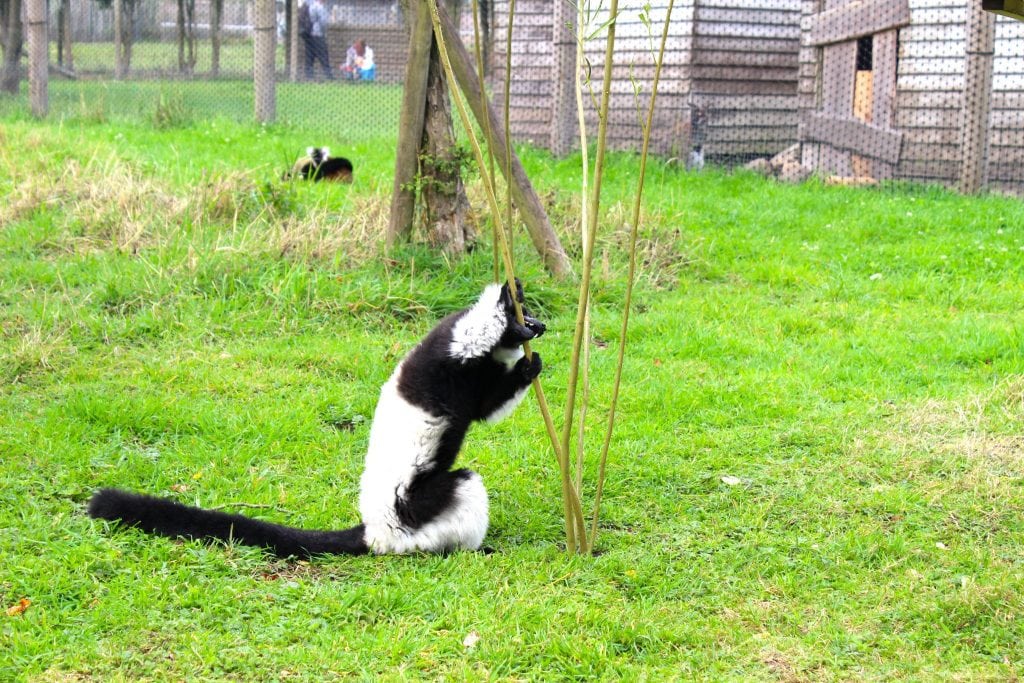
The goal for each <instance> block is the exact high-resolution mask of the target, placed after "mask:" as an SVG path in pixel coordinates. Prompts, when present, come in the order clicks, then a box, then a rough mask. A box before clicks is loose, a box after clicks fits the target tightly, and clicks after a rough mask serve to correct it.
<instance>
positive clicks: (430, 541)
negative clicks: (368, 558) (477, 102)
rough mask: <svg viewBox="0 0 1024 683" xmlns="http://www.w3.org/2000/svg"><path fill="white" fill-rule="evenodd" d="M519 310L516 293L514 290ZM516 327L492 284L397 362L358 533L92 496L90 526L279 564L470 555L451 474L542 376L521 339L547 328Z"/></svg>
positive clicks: (478, 508)
mask: <svg viewBox="0 0 1024 683" xmlns="http://www.w3.org/2000/svg"><path fill="white" fill-rule="evenodd" d="M516 290H517V292H516V296H517V298H518V300H519V301H520V302H521V301H522V296H523V294H522V285H521V284H519V283H518V281H517V283H516ZM523 313H524V315H525V325H524V324H520V323H519V322H517V320H516V318H515V315H514V309H513V303H512V294H511V293H510V290H509V287H508V285H507V284H506V285H496V284H495V285H489V286H488V287H487V288H486V289H484V291H483V294H481V296H480V298H479V300H478V301H477V302H476V303H475V304H474V305H473V306H471V307H469V308H467V309H465V310H462V311H459V312H457V313H453V314H452V315H449V316H448V317H447V318H445V319H443V320H442V321H441V322H440V323H438V324H437V326H436V327H434V329H433V330H431V332H430V333H429V334H428V335H427V336H426V338H424V339H423V341H421V342H420V343H419V345H418V346H416V347H415V348H414V349H413V350H412V351H411V352H409V354H408V355H407V356H406V357H405V358H404V359H403V360H402V361H401V362H400V363H399V364H398V367H397V368H395V371H394V373H392V375H391V378H390V379H389V380H388V381H387V382H386V383H385V384H384V386H383V388H382V389H381V392H380V399H379V401H378V402H377V409H376V412H375V413H374V417H373V424H372V426H371V428H370V441H369V446H368V449H367V452H366V466H365V469H364V471H363V475H362V479H361V481H360V491H359V512H360V515H361V516H362V523H361V524H359V525H357V526H354V527H352V528H351V529H345V530H342V531H306V530H303V529H295V528H291V527H286V526H280V525H278V524H271V523H269V522H262V521H259V520H254V519H251V518H249V517H244V516H242V515H235V514H228V513H224V512H216V511H211V510H202V509H199V508H194V507H187V506H185V505H181V504H180V503H176V502H174V501H172V500H167V499H164V498H154V497H151V496H143V495H138V494H134V493H129V492H126V491H120V490H117V489H101V490H99V491H97V492H96V493H95V494H94V495H93V497H92V500H91V501H90V502H89V514H90V515H91V516H92V517H96V518H99V519H106V520H112V521H118V522H121V523H123V524H126V525H129V526H135V527H138V528H140V529H142V530H144V531H147V532H150V533H154V534H160V535H163V536H172V537H184V538H194V539H198V538H210V539H220V540H222V541H234V542H237V543H242V544H245V545H253V546H261V547H263V548H266V549H267V550H268V551H270V552H271V553H273V554H275V555H277V556H280V557H289V556H296V557H310V556H313V555H320V554H329V553H340V554H353V555H355V554H363V553H367V552H372V553H408V552H415V551H426V552H447V551H452V550H463V549H465V550H476V549H478V548H479V547H480V545H481V543H482V542H483V539H484V534H485V533H486V532H487V523H488V509H487V491H486V490H485V489H484V485H483V482H482V481H481V479H480V475H478V474H477V473H476V472H473V471H471V470H468V469H457V470H452V469H451V467H452V465H453V464H454V463H455V458H456V456H457V455H458V453H459V449H460V448H461V446H462V440H463V438H464V437H465V435H466V431H467V430H468V429H469V426H470V424H471V423H472V422H474V421H478V420H486V421H488V422H497V421H498V420H501V419H502V418H504V417H505V416H507V415H508V414H509V413H511V412H512V410H513V409H514V408H515V407H516V405H517V404H518V403H519V402H520V401H522V399H523V396H524V395H525V394H526V391H527V389H528V388H529V385H530V382H532V381H533V379H534V378H535V377H537V375H539V374H540V371H541V360H540V355H538V354H537V353H534V354H533V357H532V358H531V359H527V358H526V356H525V354H524V352H523V348H522V344H523V342H524V341H527V340H529V339H533V338H534V337H539V336H540V335H541V334H543V333H544V330H545V326H544V324H543V323H541V322H540V321H539V320H536V319H535V318H533V317H531V316H530V315H529V314H528V312H527V311H526V310H525V309H524V310H523Z"/></svg>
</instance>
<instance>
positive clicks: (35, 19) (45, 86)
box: [25, 0, 50, 118]
mask: <svg viewBox="0 0 1024 683" xmlns="http://www.w3.org/2000/svg"><path fill="white" fill-rule="evenodd" d="M25 20H26V21H25V23H26V24H27V25H28V93H29V102H30V104H31V107H32V115H33V116H37V117H39V118H42V117H44V116H46V114H47V113H48V112H49V110H50V96H49V77H50V74H49V67H50V54H49V45H48V42H49V38H48V35H47V28H48V25H47V24H48V22H47V12H46V0H28V4H27V5H26V6H25Z"/></svg>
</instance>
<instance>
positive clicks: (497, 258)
mask: <svg viewBox="0 0 1024 683" xmlns="http://www.w3.org/2000/svg"><path fill="white" fill-rule="evenodd" d="M473 51H474V53H475V54H476V72H477V73H478V74H480V109H481V111H487V89H486V88H485V87H484V56H483V49H482V47H481V44H480V3H479V1H478V0H473ZM483 124H484V138H486V139H487V140H491V139H492V137H491V117H489V116H485V117H484V121H483ZM487 165H488V169H489V173H490V182H491V185H492V186H493V185H494V180H495V176H494V150H493V149H491V146H490V145H487ZM480 172H481V173H483V169H481V171H480ZM505 177H506V178H507V177H508V176H505ZM491 242H492V244H491V247H492V250H493V252H494V281H495V282H498V281H500V280H501V255H500V254H499V253H498V224H497V222H495V221H493V220H492V221H491Z"/></svg>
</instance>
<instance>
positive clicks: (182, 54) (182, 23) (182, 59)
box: [176, 0, 185, 73]
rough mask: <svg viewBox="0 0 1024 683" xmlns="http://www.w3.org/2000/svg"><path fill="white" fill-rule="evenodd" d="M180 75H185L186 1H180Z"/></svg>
mask: <svg viewBox="0 0 1024 683" xmlns="http://www.w3.org/2000/svg"><path fill="white" fill-rule="evenodd" d="M176 24H177V29H178V73H185V0H178V15H177V17H176Z"/></svg>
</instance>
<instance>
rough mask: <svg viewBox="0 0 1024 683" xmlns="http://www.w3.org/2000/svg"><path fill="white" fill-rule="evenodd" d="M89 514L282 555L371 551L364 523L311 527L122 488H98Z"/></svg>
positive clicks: (167, 533)
mask: <svg viewBox="0 0 1024 683" xmlns="http://www.w3.org/2000/svg"><path fill="white" fill-rule="evenodd" d="M89 516H90V517H95V518H96V519H106V520H110V521H116V522H121V523H122V524H125V525H128V526H134V527H138V528H139V529H142V530H143V531H146V532H148V533H151V534H159V535H161V536H171V537H181V538H191V539H201V538H210V539H218V540H221V541H233V542H235V543H241V544H243V545H253V546H257V547H260V548H265V549H266V550H268V551H269V552H271V553H273V554H274V555H277V556H278V557H311V556H313V555H362V554H365V553H366V552H368V548H367V546H366V541H365V540H364V531H365V529H364V528H363V525H362V524H360V525H358V526H354V527H352V528H351V529H344V530H342V531H306V530H305V529H295V528H292V527H287V526H281V525H280V524H271V523H270V522H261V521H260V520H257V519H252V518H250V517H244V516H242V515H233V514H229V513H227V512H217V511H215V510H203V509H200V508H194V507H189V506H187V505H182V504H181V503H176V502H174V501H173V500H168V499H166V498H155V497H153V496H144V495H140V494H137V493H130V492H128V491H120V490H118V489H100V490H99V491H97V492H96V493H94V494H93V497H92V500H90V501H89Z"/></svg>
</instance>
